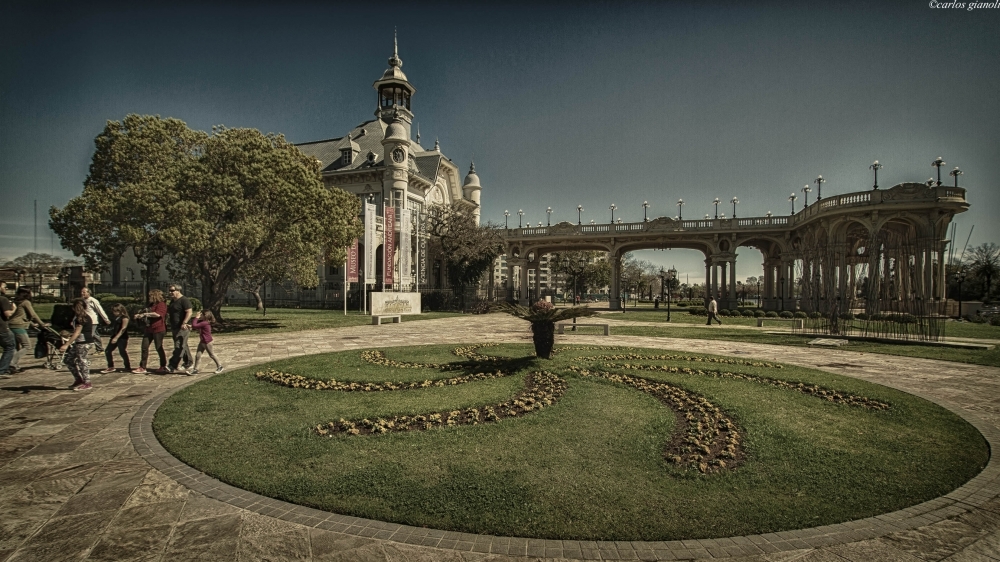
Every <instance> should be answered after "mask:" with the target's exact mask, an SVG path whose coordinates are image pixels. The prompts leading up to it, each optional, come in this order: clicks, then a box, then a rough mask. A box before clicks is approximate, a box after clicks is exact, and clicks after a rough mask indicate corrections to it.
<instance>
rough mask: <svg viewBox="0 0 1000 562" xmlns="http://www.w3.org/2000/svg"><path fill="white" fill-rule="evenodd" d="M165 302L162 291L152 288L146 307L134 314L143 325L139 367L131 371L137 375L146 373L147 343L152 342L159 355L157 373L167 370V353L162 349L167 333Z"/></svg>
mask: <svg viewBox="0 0 1000 562" xmlns="http://www.w3.org/2000/svg"><path fill="white" fill-rule="evenodd" d="M166 318H167V304H166V303H165V302H163V291H161V290H159V289H152V290H151V291H149V302H148V303H147V305H146V309H145V310H144V311H142V312H140V313H139V314H136V315H135V320H136V321H142V322H143V323H144V324H145V327H144V328H143V330H142V348H141V349H142V354H141V355H140V358H139V368H138V369H134V370H133V371H132V372H133V373H135V374H137V375H142V374H145V373H147V372H148V371H146V365H147V360H148V359H149V345H150V344H153V346H154V347H155V348H156V353H157V355H159V356H160V368H159V369H157V370H156V372H157V373H161V374H162V373H166V372H167V353H166V352H165V351H164V350H163V336H164V335H165V334H166V333H167V324H166Z"/></svg>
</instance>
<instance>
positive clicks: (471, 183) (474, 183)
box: [462, 162, 482, 189]
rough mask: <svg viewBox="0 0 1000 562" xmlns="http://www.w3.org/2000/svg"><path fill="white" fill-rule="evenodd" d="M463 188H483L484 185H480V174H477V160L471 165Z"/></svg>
mask: <svg viewBox="0 0 1000 562" xmlns="http://www.w3.org/2000/svg"><path fill="white" fill-rule="evenodd" d="M462 188H480V189H481V188H482V186H481V185H479V176H478V175H476V163H475V162H473V163H472V165H471V166H469V175H467V176H465V183H463V184H462Z"/></svg>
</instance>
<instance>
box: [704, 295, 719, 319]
mask: <svg viewBox="0 0 1000 562" xmlns="http://www.w3.org/2000/svg"><path fill="white" fill-rule="evenodd" d="M713 319H714V320H715V321H716V322H718V323H719V325H720V326H721V325H722V320H720V319H719V303H717V302H715V297H712V300H710V301H708V322H707V324H706V325H707V326H711V325H712V320H713Z"/></svg>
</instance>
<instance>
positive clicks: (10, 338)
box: [0, 281, 17, 378]
mask: <svg viewBox="0 0 1000 562" xmlns="http://www.w3.org/2000/svg"><path fill="white" fill-rule="evenodd" d="M6 294H7V284H6V283H4V282H3V281H0V349H3V354H0V376H3V377H4V378H7V370H8V369H9V368H10V362H11V360H13V359H14V351H15V349H16V348H17V340H16V339H15V338H14V332H11V331H10V328H9V327H8V326H7V319H8V318H10V317H11V316H13V314H14V303H12V302H10V301H9V300H8V299H7V297H6V296H5V295H6Z"/></svg>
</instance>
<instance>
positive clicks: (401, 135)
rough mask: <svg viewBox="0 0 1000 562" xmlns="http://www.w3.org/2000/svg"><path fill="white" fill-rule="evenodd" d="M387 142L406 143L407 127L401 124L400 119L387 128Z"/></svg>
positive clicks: (393, 121)
mask: <svg viewBox="0 0 1000 562" xmlns="http://www.w3.org/2000/svg"><path fill="white" fill-rule="evenodd" d="M385 140H393V141H406V140H409V139H407V138H406V127H404V126H403V124H402V123H400V121H399V118H398V117H397V118H396V119H393V120H392V123H389V126H388V127H386V128H385Z"/></svg>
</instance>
